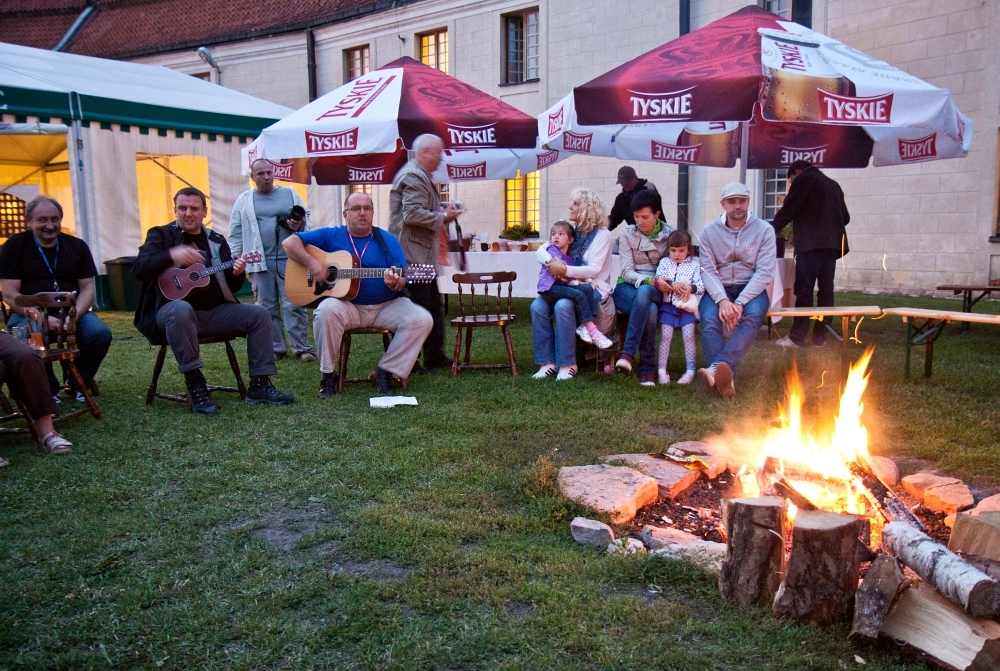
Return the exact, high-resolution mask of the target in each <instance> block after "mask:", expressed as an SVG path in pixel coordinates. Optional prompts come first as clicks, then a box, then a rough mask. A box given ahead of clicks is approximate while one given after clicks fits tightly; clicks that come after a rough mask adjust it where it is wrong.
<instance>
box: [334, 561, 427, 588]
mask: <svg viewBox="0 0 1000 671" xmlns="http://www.w3.org/2000/svg"><path fill="white" fill-rule="evenodd" d="M412 572H413V570H412V569H410V568H407V567H406V566H400V565H399V564H396V563H393V562H391V561H386V560H384V559H373V560H371V561H365V562H352V561H344V562H340V563H334V564H331V565H330V568H329V569H327V575H328V576H329V577H330V578H339V577H342V576H347V577H351V578H361V579H365V580H374V581H376V582H385V583H392V582H400V581H402V580H406V579H407V578H409V577H410V574H411V573H412Z"/></svg>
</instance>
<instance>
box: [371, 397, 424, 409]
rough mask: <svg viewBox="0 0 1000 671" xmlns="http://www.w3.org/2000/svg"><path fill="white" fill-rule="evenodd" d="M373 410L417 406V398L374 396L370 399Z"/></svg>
mask: <svg viewBox="0 0 1000 671" xmlns="http://www.w3.org/2000/svg"><path fill="white" fill-rule="evenodd" d="M368 404H369V405H370V406H371V407H373V408H393V407H395V406H397V405H416V404H417V397H416V396H374V397H372V398H370V399H368Z"/></svg>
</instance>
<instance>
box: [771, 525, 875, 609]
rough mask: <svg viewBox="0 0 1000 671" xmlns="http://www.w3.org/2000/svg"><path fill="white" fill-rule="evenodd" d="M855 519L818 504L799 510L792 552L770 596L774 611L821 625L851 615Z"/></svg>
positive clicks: (855, 570)
mask: <svg viewBox="0 0 1000 671" xmlns="http://www.w3.org/2000/svg"><path fill="white" fill-rule="evenodd" d="M860 533H861V520H859V519H857V518H856V517H851V516H850V515H841V514H840V513H830V512H826V511H824V510H812V511H810V510H800V511H798V513H796V515H795V522H794V524H793V525H792V552H791V555H790V556H789V558H788V566H787V567H786V569H785V579H784V580H782V581H781V586H780V587H779V588H778V594H777V596H776V597H775V598H774V606H773V610H774V615H775V616H776V617H788V618H791V619H793V620H795V621H796V622H812V623H814V624H819V625H825V624H832V623H834V622H842V621H844V620H849V619H850V618H851V613H852V612H853V611H854V592H855V591H856V590H857V587H858V551H857V543H858V534H860Z"/></svg>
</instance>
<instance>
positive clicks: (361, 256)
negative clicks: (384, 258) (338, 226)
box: [347, 233, 375, 263]
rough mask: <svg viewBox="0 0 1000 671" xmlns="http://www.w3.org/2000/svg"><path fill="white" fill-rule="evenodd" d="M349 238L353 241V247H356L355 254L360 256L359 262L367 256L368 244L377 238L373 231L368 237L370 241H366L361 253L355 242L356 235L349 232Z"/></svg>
mask: <svg viewBox="0 0 1000 671" xmlns="http://www.w3.org/2000/svg"><path fill="white" fill-rule="evenodd" d="M347 239H348V240H350V241H351V247H353V248H354V255H355V256H357V257H358V263H361V259H363V258H365V252H367V251H368V245H370V244H372V240H374V239H375V233H372V234H371V237H370V238H368V242H366V243H365V247H364V249H362V250H361V253H360V254H358V246H357V245H356V244H354V236H353V235H351V234H350V233H348V234H347Z"/></svg>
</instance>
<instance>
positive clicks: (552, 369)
mask: <svg viewBox="0 0 1000 671" xmlns="http://www.w3.org/2000/svg"><path fill="white" fill-rule="evenodd" d="M555 374H556V365H555V364H554V363H547V364H545V365H544V366H542V367H541V368H539V369H538V372H537V373H535V374H534V375H532V376H531V379H533V380H544V379H545V378H547V377H552V376H553V375H555Z"/></svg>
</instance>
